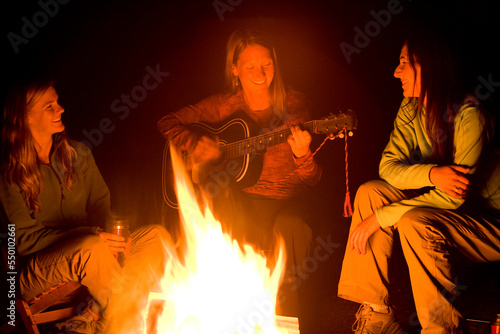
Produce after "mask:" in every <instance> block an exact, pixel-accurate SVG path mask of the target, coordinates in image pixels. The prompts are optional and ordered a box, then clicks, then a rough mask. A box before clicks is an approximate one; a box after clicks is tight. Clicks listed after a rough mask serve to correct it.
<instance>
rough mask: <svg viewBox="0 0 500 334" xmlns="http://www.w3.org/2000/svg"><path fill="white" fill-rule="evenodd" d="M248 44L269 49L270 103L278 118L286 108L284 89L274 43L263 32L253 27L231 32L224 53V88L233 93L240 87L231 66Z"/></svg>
mask: <svg viewBox="0 0 500 334" xmlns="http://www.w3.org/2000/svg"><path fill="white" fill-rule="evenodd" d="M248 45H260V46H262V47H264V48H266V49H268V50H269V53H270V54H271V57H272V60H273V64H274V77H273V81H272V83H271V85H270V86H269V90H270V97H271V105H272V107H273V110H274V112H275V114H277V115H278V116H279V117H280V118H281V117H282V116H283V115H284V113H285V108H286V102H285V101H286V90H285V85H284V83H283V78H282V77H281V73H280V69H279V64H278V59H277V57H276V50H275V47H274V43H273V42H272V40H271V39H270V38H269V36H267V35H266V34H265V33H263V32H262V31H259V30H255V29H241V30H236V31H235V32H233V33H232V34H231V36H230V37H229V40H228V42H227V48H226V51H227V54H226V69H225V83H226V89H227V90H228V91H229V92H231V93H233V94H235V93H237V92H238V90H239V89H241V88H240V87H241V85H239V84H238V80H239V79H238V78H236V77H235V76H234V75H233V71H232V68H233V66H234V65H236V63H237V62H238V58H239V56H240V54H241V53H242V52H243V50H245V48H246V47H247V46H248Z"/></svg>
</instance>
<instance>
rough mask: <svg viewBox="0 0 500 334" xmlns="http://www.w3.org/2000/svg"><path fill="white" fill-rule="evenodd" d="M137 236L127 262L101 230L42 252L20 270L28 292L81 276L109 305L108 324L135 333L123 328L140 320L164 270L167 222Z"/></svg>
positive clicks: (103, 304)
mask: <svg viewBox="0 0 500 334" xmlns="http://www.w3.org/2000/svg"><path fill="white" fill-rule="evenodd" d="M131 238H132V240H133V241H132V246H131V251H130V254H129V256H128V257H127V259H126V260H125V263H124V266H123V268H122V267H120V265H119V264H118V262H117V261H116V260H115V258H114V256H113V255H112V254H111V252H110V251H109V248H108V246H107V245H106V244H105V243H104V242H103V241H102V240H101V238H100V237H99V236H97V235H82V236H80V237H77V238H73V239H71V240H67V241H65V242H61V243H59V244H56V245H54V246H52V247H50V248H48V249H45V250H43V251H40V252H38V253H36V254H35V255H33V256H32V257H31V258H30V259H29V261H28V263H27V265H26V266H25V268H24V269H23V270H22V272H21V275H20V290H21V295H22V297H23V298H24V299H26V300H29V299H31V298H32V297H34V296H36V295H38V294H40V293H41V292H42V291H45V290H47V289H49V288H50V287H52V286H55V285H57V284H59V283H61V282H68V281H78V282H80V283H81V284H82V285H84V286H86V287H87V288H88V290H89V293H90V295H91V296H92V297H93V298H94V299H95V300H96V301H97V303H98V304H99V306H100V308H101V310H104V312H103V315H104V317H105V318H106V322H107V323H108V324H109V326H107V327H111V326H113V327H115V328H116V330H115V331H113V333H133V331H132V330H130V331H127V330H125V331H121V328H122V325H125V326H127V325H128V326H137V327H138V326H140V324H138V322H139V321H140V319H139V318H140V315H141V314H140V312H139V311H140V307H141V306H143V305H144V304H145V300H146V298H147V294H148V292H149V291H150V290H151V289H153V288H154V285H155V283H156V282H157V281H158V280H159V278H160V277H161V275H162V274H163V270H164V269H165V260H166V256H165V254H166V253H165V247H164V242H169V239H170V237H169V234H168V232H167V231H166V230H165V228H164V227H163V226H161V225H148V226H144V227H141V228H139V229H138V230H136V231H134V232H133V233H132V234H131ZM124 328H126V327H124ZM128 328H129V329H130V328H132V327H128ZM110 333H111V332H110Z"/></svg>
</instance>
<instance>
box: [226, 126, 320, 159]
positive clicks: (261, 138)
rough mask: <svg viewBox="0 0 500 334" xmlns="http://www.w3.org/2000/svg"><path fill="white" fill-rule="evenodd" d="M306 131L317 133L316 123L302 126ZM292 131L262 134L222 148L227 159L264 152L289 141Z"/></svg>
mask: <svg viewBox="0 0 500 334" xmlns="http://www.w3.org/2000/svg"><path fill="white" fill-rule="evenodd" d="M302 127H303V128H304V129H305V130H308V131H309V132H310V133H315V132H316V131H315V130H316V129H315V128H316V126H315V121H309V122H305V123H303V124H302ZM291 133H292V131H291V130H290V128H285V129H282V130H278V131H273V132H269V133H265V134H261V135H258V136H255V137H251V138H247V139H243V140H240V141H236V142H233V143H229V144H227V145H224V146H221V150H222V152H223V154H224V157H225V158H226V159H232V158H237V157H241V156H243V155H246V154H252V153H256V152H259V151H262V150H264V149H266V148H268V147H271V146H274V145H278V144H281V143H284V142H286V141H287V139H288V137H289V136H290V134H291Z"/></svg>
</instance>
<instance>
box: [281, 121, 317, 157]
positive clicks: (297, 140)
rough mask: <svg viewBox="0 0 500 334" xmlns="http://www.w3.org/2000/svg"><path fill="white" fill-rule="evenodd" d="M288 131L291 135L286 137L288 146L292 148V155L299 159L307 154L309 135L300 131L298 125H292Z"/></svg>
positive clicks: (310, 139) (309, 142) (310, 138)
mask: <svg viewBox="0 0 500 334" xmlns="http://www.w3.org/2000/svg"><path fill="white" fill-rule="evenodd" d="M290 131H292V134H291V135H290V136H289V137H288V140H287V141H288V144H290V147H291V148H292V152H293V155H295V157H296V158H301V157H303V156H305V155H306V154H307V153H308V152H309V145H310V144H311V141H312V137H311V134H310V133H309V132H307V131H304V130H302V129H301V128H300V127H299V126H298V125H292V126H291V127H290Z"/></svg>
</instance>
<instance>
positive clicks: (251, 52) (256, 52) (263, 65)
mask: <svg viewBox="0 0 500 334" xmlns="http://www.w3.org/2000/svg"><path fill="white" fill-rule="evenodd" d="M233 75H235V76H237V77H239V79H240V82H241V86H242V88H243V91H244V92H245V93H262V92H266V93H267V92H268V89H269V86H270V85H271V82H272V81H273V77H274V62H273V59H272V58H271V54H270V52H269V50H268V49H267V48H265V47H263V46H260V45H248V46H247V47H246V48H245V49H244V50H243V51H242V52H241V53H240V54H239V56H238V61H237V62H236V64H233Z"/></svg>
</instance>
